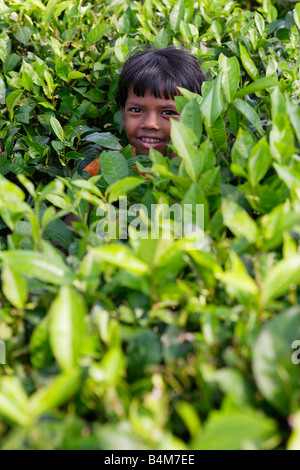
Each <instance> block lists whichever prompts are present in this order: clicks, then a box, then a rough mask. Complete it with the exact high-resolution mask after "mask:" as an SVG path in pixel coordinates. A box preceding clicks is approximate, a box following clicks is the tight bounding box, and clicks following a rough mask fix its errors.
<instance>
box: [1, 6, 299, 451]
mask: <svg viewBox="0 0 300 470" xmlns="http://www.w3.org/2000/svg"><path fill="white" fill-rule="evenodd" d="M247 8H249V6H248V2H234V1H232V2H227V1H223V0H214V1H204V0H200V1H198V2H196V3H195V2H194V1H192V0H184V1H182V0H181V1H180V2H177V0H145V1H144V2H131V1H130V2H127V1H126V2H125V1H123V0H114V1H113V2H108V1H99V0H97V1H95V2H92V3H89V2H86V1H84V0H82V1H78V0H68V1H59V0H49V1H48V2H47V1H44V2H42V1H40V0H28V1H26V2H22V1H19V0H11V1H8V0H7V1H6V2H4V1H2V0H1V1H0V61H1V73H0V101H1V103H2V104H1V110H0V137H1V142H0V145H1V155H0V173H1V177H0V216H1V221H0V230H1V231H0V237H1V238H0V243H1V251H0V262H1V281H2V289H1V299H0V300H1V306H0V339H1V340H3V341H4V342H5V348H6V364H2V365H0V371H1V376H0V415H1V418H2V419H1V422H0V436H1V448H2V449H16V448H17V449H21V448H22V449H91V448H92V449H175V450H176V449H275V448H282V449H286V448H288V449H296V448H297V449H299V448H300V427H299V401H300V393H299V390H300V387H299V385H300V384H299V365H298V364H297V362H299V361H298V359H299V354H297V351H298V350H297V347H298V344H299V343H298V342H299V340H300V308H299V284H300V252H299V236H300V230H299V222H300V164H299V161H300V152H299V144H300V108H299V105H298V101H299V97H298V95H299V91H300V88H299V83H300V82H298V79H299V77H298V74H299V67H300V59H299V31H300V3H298V4H295V2H288V1H280V2H279V1H278V2H274V1H272V2H271V1H270V0H265V1H260V2H257V3H256V4H255V5H254V4H252V7H251V8H252V9H251V11H250V10H249V9H247ZM145 43H148V44H155V45H157V46H158V47H165V46H167V45H170V44H175V45H181V46H184V47H186V48H187V49H188V50H190V51H191V52H192V53H193V54H195V55H196V57H197V58H198V59H199V62H200V64H201V67H202V69H203V71H204V73H205V75H206V78H207V82H206V83H205V84H204V86H203V90H202V97H200V96H198V95H194V94H192V93H190V92H187V91H186V90H184V89H182V90H181V91H182V96H180V97H177V98H176V106H177V108H178V110H179V111H180V113H181V122H180V123H177V122H174V123H173V125H172V133H171V137H172V146H173V149H174V150H175V152H176V154H177V155H178V157H177V158H175V159H173V160H167V159H165V158H163V157H162V156H161V154H159V153H158V152H155V151H151V153H150V156H149V157H143V156H138V157H135V158H133V157H132V155H131V147H130V146H129V145H127V142H126V137H125V136H124V132H123V126H122V120H121V116H120V111H119V110H118V108H117V106H116V104H115V102H114V94H115V91H116V86H117V82H118V75H119V72H120V67H121V64H122V62H123V61H124V59H125V58H126V56H127V55H128V53H129V51H131V50H132V49H133V48H135V47H139V46H140V45H141V44H145ZM98 156H99V161H100V172H99V174H98V175H97V176H95V177H92V178H90V179H87V176H88V175H87V173H86V172H84V171H83V168H84V167H85V165H86V164H87V163H88V162H90V161H91V160H93V159H94V158H96V157H98ZM135 167H137V168H138V169H139V170H140V171H141V172H142V173H144V174H145V175H146V178H143V177H141V176H140V175H138V174H137V173H136V171H133V168H135ZM125 195H127V198H128V199H127V203H128V204H129V205H130V206H132V205H133V204H136V203H143V204H144V206H145V207H147V208H150V207H151V204H156V213H155V214H152V217H153V218H152V222H151V224H152V225H151V227H153V229H154V228H155V230H157V231H158V233H159V237H158V238H157V239H155V238H154V239H146V238H143V237H142V235H141V233H139V232H136V231H135V230H134V229H133V226H132V222H133V221H134V220H136V213H134V212H131V213H129V218H128V221H127V222H128V224H130V228H129V230H128V233H129V239H122V237H121V236H120V234H121V227H120V224H119V222H118V221H117V223H116V227H115V226H113V225H112V226H111V229H112V232H109V233H108V234H107V237H106V239H105V240H101V239H100V238H99V230H100V229H101V228H103V227H104V222H103V221H104V220H105V219H104V215H105V210H107V208H108V207H110V206H108V204H111V205H112V206H111V207H114V208H115V210H116V213H117V215H118V216H119V217H120V218H122V215H124V214H123V213H122V212H121V210H120V208H119V207H118V206H117V205H116V201H118V199H119V198H120V197H122V196H125ZM174 203H177V204H179V205H180V206H181V207H183V205H184V204H191V205H192V207H195V205H196V204H203V205H204V214H203V217H204V220H205V232H204V240H203V242H202V244H201V245H199V244H198V245H197V244H196V245H193V249H190V248H191V243H192V242H191V240H188V239H186V238H183V239H176V237H175V235H174V234H173V232H172V230H173V228H174V227H173V225H172V223H171V233H172V234H173V235H172V236H171V237H170V236H169V237H164V236H163V235H164V234H165V230H166V226H168V223H169V222H170V221H169V219H170V215H169V212H168V207H170V206H172V205H173V204H174ZM89 204H90V205H92V206H93V209H92V212H91V215H90V217H88V208H89ZM113 204H114V205H113ZM99 208H100V209H101V210H102V212H101V211H100V212H99ZM71 213H73V214H75V215H76V217H77V219H78V221H77V222H74V223H73V225H72V230H71V229H70V227H68V226H66V224H65V223H64V221H63V220H64V217H65V216H67V215H68V214H71ZM148 215H149V214H148ZM139 217H140V221H141V223H142V221H143V220H147V218H146V219H143V217H146V215H145V214H143V213H140V216H139ZM189 217H190V218H191V220H192V221H194V222H196V221H197V219H196V213H195V212H192V213H190V214H189ZM118 220H120V219H118ZM149 223H150V222H149ZM154 225H155V227H154ZM172 227H173V228H172ZM115 228H116V233H117V235H118V236H117V239H114V236H113V231H114V229H115ZM51 240H52V241H55V242H56V245H55V246H53V244H52V243H51ZM0 358H1V357H0ZM2 362H4V361H2Z"/></svg>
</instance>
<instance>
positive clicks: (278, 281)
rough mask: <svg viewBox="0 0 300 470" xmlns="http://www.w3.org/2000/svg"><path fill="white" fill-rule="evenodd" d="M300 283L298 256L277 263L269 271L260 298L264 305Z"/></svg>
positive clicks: (299, 258)
mask: <svg viewBox="0 0 300 470" xmlns="http://www.w3.org/2000/svg"><path fill="white" fill-rule="evenodd" d="M299 283H300V255H294V256H292V257H290V258H287V259H283V260H281V261H279V262H278V263H277V264H276V265H275V266H273V267H272V268H271V269H269V271H268V273H267V276H266V279H265V280H264V283H263V285H262V292H261V298H262V302H263V304H264V305H267V304H268V302H269V301H270V300H272V299H277V298H278V297H281V296H282V295H284V294H286V293H287V292H288V290H289V289H290V287H291V286H292V285H297V284H299Z"/></svg>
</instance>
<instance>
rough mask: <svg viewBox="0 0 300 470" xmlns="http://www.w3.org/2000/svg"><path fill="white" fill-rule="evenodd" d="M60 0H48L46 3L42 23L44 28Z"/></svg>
mask: <svg viewBox="0 0 300 470" xmlns="http://www.w3.org/2000/svg"><path fill="white" fill-rule="evenodd" d="M59 1H60V0H49V1H48V3H47V7H46V10H45V11H44V13H43V17H42V24H43V26H44V28H45V30H46V29H47V28H48V26H49V24H50V22H51V20H52V17H53V15H54V11H55V7H56V5H57V3H58V2H59Z"/></svg>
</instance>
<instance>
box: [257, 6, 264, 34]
mask: <svg viewBox="0 0 300 470" xmlns="http://www.w3.org/2000/svg"><path fill="white" fill-rule="evenodd" d="M254 18H255V24H256V27H257V29H258V31H259V34H260V35H261V36H263V34H264V29H265V20H264V18H263V16H262V15H260V14H259V13H258V12H257V11H256V12H255V13H254Z"/></svg>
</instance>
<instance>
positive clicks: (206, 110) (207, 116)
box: [201, 72, 225, 127]
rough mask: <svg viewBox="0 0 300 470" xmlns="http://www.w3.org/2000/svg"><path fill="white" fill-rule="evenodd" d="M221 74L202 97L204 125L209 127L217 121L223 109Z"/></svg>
mask: <svg viewBox="0 0 300 470" xmlns="http://www.w3.org/2000/svg"><path fill="white" fill-rule="evenodd" d="M221 86H222V72H221V73H219V75H218V76H217V78H216V79H215V80H214V81H213V82H212V84H211V86H210V87H209V89H208V92H207V93H206V94H205V95H204V96H203V100H202V102H201V112H202V116H203V118H204V120H205V123H206V124H207V125H208V126H209V127H210V126H212V125H213V123H214V122H215V121H216V120H217V119H218V117H219V116H220V114H221V113H222V111H223V108H224V104H225V102H224V97H223V94H222V89H221Z"/></svg>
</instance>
